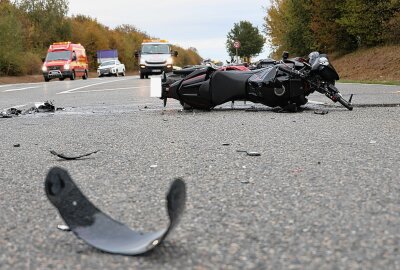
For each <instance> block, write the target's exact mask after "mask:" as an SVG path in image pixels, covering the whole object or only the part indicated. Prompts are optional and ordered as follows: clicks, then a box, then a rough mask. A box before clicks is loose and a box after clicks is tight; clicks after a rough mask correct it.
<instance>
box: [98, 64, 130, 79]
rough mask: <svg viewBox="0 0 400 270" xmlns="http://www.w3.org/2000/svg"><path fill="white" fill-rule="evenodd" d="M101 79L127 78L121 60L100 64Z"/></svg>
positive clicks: (99, 73)
mask: <svg viewBox="0 0 400 270" xmlns="http://www.w3.org/2000/svg"><path fill="white" fill-rule="evenodd" d="M97 74H98V75H99V77H103V76H117V77H118V76H119V75H121V76H125V65H124V64H122V63H121V62H120V61H119V60H109V61H105V62H103V63H101V64H100V66H99V68H98V69H97Z"/></svg>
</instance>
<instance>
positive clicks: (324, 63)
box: [319, 57, 329, 66]
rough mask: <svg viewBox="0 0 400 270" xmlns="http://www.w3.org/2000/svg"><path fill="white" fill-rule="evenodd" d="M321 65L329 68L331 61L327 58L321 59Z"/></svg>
mask: <svg viewBox="0 0 400 270" xmlns="http://www.w3.org/2000/svg"><path fill="white" fill-rule="evenodd" d="M319 63H320V64H321V65H323V66H329V60H328V58H326V57H321V58H320V59H319Z"/></svg>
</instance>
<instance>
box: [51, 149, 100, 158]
mask: <svg viewBox="0 0 400 270" xmlns="http://www.w3.org/2000/svg"><path fill="white" fill-rule="evenodd" d="M99 151H100V150H96V151H93V152H90V153H87V154H83V155H80V156H74V157H68V156H65V155H63V154H59V153H57V152H56V151H53V150H50V153H51V154H53V155H55V156H57V157H59V158H62V159H65V160H76V159H80V158H83V157H87V156H90V155H93V154H96V153H97V152H99Z"/></svg>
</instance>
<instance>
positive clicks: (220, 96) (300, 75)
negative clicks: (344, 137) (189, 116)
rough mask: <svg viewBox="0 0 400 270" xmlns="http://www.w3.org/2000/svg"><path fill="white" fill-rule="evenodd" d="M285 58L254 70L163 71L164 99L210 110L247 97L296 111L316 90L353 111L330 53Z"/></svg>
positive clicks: (200, 69) (284, 56) (271, 105)
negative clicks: (340, 90) (340, 86)
mask: <svg viewBox="0 0 400 270" xmlns="http://www.w3.org/2000/svg"><path fill="white" fill-rule="evenodd" d="M288 56H289V54H288V53H287V52H285V53H284V54H283V57H282V60H280V61H276V62H275V63H273V64H271V65H268V66H267V67H264V68H260V69H256V70H251V71H228V70H226V71H221V70H216V69H215V68H213V67H203V68H188V69H182V70H177V71H174V72H173V73H171V74H168V75H166V74H164V76H163V78H162V82H161V99H163V100H164V106H165V105H166V102H167V99H168V98H173V99H176V100H179V101H180V102H181V104H182V105H186V106H190V107H192V108H194V109H202V110H210V109H212V108H214V107H215V106H218V105H221V104H223V103H226V102H229V101H235V100H248V101H251V102H254V103H261V104H264V105H266V106H269V107H281V108H282V109H284V110H287V111H297V109H298V108H299V107H300V106H302V105H305V104H306V103H307V102H308V100H307V98H306V97H307V96H308V95H309V94H311V93H313V92H315V91H317V92H319V93H321V94H324V95H325V96H327V97H328V98H329V99H331V100H332V101H333V102H339V103H340V104H342V105H343V106H344V107H346V108H347V109H348V110H352V109H353V106H352V104H351V99H352V96H351V97H350V99H349V101H346V100H345V99H344V98H343V96H342V95H341V93H340V92H339V90H338V89H337V88H336V87H335V81H337V80H339V75H338V73H337V72H336V70H335V68H334V67H333V66H332V65H331V63H330V62H329V60H328V57H327V55H325V54H319V53H318V52H313V53H311V54H310V55H309V59H308V60H306V59H303V58H294V59H289V58H288Z"/></svg>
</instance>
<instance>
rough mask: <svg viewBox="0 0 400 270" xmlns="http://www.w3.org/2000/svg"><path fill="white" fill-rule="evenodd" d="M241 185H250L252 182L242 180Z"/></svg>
mask: <svg viewBox="0 0 400 270" xmlns="http://www.w3.org/2000/svg"><path fill="white" fill-rule="evenodd" d="M240 183H242V184H250V181H249V180H242V181H240Z"/></svg>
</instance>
